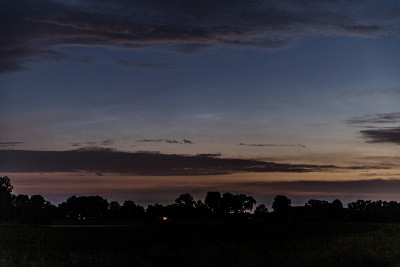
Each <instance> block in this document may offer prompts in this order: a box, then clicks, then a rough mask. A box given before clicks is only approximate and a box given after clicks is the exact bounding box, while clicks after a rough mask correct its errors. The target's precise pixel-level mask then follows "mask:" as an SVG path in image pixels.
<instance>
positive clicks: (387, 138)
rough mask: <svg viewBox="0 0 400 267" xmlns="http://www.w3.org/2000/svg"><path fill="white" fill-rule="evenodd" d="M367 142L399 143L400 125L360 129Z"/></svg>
mask: <svg viewBox="0 0 400 267" xmlns="http://www.w3.org/2000/svg"><path fill="white" fill-rule="evenodd" d="M360 133H361V134H362V135H363V137H364V138H366V139H367V142H368V143H394V144H398V145H400V127H397V128H380V129H372V130H362V131H360Z"/></svg>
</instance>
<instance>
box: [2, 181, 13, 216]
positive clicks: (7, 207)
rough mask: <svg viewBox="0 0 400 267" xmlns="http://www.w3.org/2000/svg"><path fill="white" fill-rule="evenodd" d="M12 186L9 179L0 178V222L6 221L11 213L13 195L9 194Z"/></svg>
mask: <svg viewBox="0 0 400 267" xmlns="http://www.w3.org/2000/svg"><path fill="white" fill-rule="evenodd" d="M12 190H13V186H12V185H11V181H10V178H8V177H7V176H4V177H0V220H2V221H7V220H9V219H10V218H11V217H12V213H13V195H12V194H11V192H12Z"/></svg>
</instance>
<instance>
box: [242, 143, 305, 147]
mask: <svg viewBox="0 0 400 267" xmlns="http://www.w3.org/2000/svg"><path fill="white" fill-rule="evenodd" d="M239 146H258V147H268V146H288V147H302V148H306V146H305V145H302V144H297V145H285V144H245V143H240V144H239Z"/></svg>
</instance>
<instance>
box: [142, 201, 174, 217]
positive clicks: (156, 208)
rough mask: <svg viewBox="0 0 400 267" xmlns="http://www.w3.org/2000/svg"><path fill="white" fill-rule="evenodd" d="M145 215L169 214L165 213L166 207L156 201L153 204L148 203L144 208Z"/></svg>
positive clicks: (159, 215) (161, 215)
mask: <svg viewBox="0 0 400 267" xmlns="http://www.w3.org/2000/svg"><path fill="white" fill-rule="evenodd" d="M146 215H147V216H148V217H150V218H158V217H160V218H161V217H164V216H169V214H167V211H166V208H165V207H164V206H163V205H161V204H158V203H156V204H154V205H148V206H147V209H146Z"/></svg>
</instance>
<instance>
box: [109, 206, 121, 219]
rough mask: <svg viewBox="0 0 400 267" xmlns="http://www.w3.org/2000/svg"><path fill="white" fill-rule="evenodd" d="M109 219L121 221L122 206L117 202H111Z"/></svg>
mask: <svg viewBox="0 0 400 267" xmlns="http://www.w3.org/2000/svg"><path fill="white" fill-rule="evenodd" d="M108 218H110V219H114V220H115V219H121V205H120V204H119V203H118V202H117V201H111V202H110V205H109V206H108Z"/></svg>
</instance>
